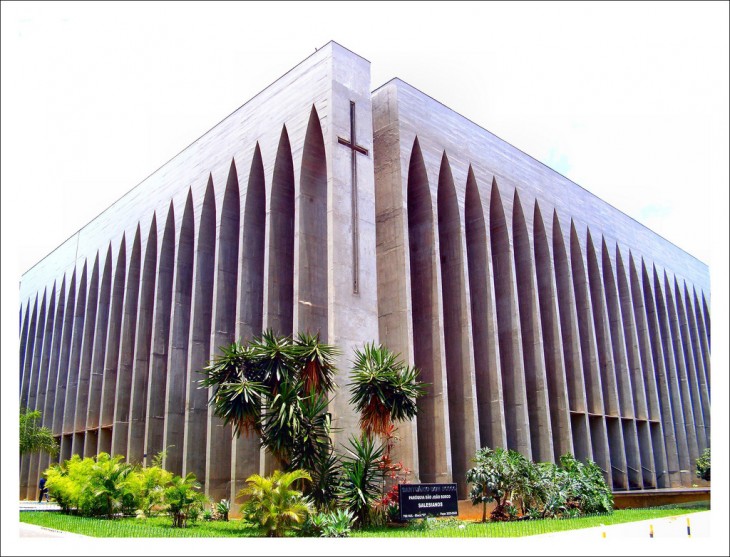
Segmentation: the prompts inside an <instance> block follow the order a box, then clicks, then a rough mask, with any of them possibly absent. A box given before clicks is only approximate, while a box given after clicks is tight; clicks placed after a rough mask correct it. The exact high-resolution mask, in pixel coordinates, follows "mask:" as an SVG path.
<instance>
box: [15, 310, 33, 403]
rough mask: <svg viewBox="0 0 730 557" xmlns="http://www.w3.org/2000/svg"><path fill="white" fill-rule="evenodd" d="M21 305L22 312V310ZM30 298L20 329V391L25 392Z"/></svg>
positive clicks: (20, 392)
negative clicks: (24, 377)
mask: <svg viewBox="0 0 730 557" xmlns="http://www.w3.org/2000/svg"><path fill="white" fill-rule="evenodd" d="M22 309H23V308H22V306H21V312H22ZM31 319H32V318H31V317H30V299H29V300H28V301H26V302H25V316H24V318H23V327H22V328H21V330H20V360H19V361H20V380H19V381H18V387H19V392H18V394H20V395H21V396H22V393H23V373H24V372H25V352H26V349H27V346H28V327H29V326H30V321H31Z"/></svg>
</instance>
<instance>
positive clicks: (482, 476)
mask: <svg viewBox="0 0 730 557" xmlns="http://www.w3.org/2000/svg"><path fill="white" fill-rule="evenodd" d="M473 461H474V462H475V464H476V466H474V467H473V468H470V469H469V470H468V471H467V473H466V481H467V482H469V483H471V484H472V488H471V491H470V493H469V496H470V498H471V502H472V503H473V504H474V505H478V504H479V503H481V504H482V522H486V521H487V503H491V502H492V501H496V502H497V506H496V508H495V509H494V510H493V511H492V518H493V519H498V520H501V519H505V518H509V513H508V507H511V506H512V504H511V499H512V495H513V492H514V491H515V490H517V489H519V488H520V485H521V475H522V473H523V472H524V470H525V469H526V465H527V460H526V459H525V457H524V456H522V455H521V454H520V453H518V452H517V451H514V450H512V449H509V450H505V449H502V448H499V447H498V448H496V449H490V448H489V447H484V448H482V449H479V450H477V453H476V456H475V458H474V459H473Z"/></svg>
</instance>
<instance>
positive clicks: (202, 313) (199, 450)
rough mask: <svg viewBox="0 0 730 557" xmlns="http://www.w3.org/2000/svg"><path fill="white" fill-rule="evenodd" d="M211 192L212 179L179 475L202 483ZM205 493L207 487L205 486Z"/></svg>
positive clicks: (198, 257)
mask: <svg viewBox="0 0 730 557" xmlns="http://www.w3.org/2000/svg"><path fill="white" fill-rule="evenodd" d="M215 221H216V218H215V190H214V188H213V177H212V176H209V177H208V185H207V187H206V189H205V196H204V197H203V207H202V210H201V213H200V224H199V227H198V238H197V240H198V241H197V246H196V250H195V283H194V284H193V313H192V321H191V323H190V352H189V356H188V366H187V376H188V377H187V385H186V396H185V400H186V402H187V414H186V418H185V419H186V427H185V460H184V461H183V474H188V473H190V472H192V473H194V474H195V475H196V476H197V477H198V481H200V482H201V483H203V482H204V479H205V478H206V465H207V462H206V454H205V453H206V443H207V437H208V396H207V393H206V391H205V390H204V389H199V388H198V379H199V375H198V373H197V371H198V370H200V369H203V368H204V367H205V366H206V365H207V363H208V360H209V359H210V352H211V351H210V339H211V336H210V333H211V327H212V323H213V281H214V274H215V246H216V239H215V224H216V222H215ZM206 492H207V486H206Z"/></svg>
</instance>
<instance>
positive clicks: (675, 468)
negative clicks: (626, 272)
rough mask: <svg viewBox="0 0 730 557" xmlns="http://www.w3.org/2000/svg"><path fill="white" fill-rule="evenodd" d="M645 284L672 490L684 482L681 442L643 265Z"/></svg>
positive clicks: (652, 350) (658, 331)
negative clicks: (678, 437) (679, 443)
mask: <svg viewBox="0 0 730 557" xmlns="http://www.w3.org/2000/svg"><path fill="white" fill-rule="evenodd" d="M641 280H642V287H643V295H644V310H645V311H646V322H647V329H648V334H649V344H650V356H651V359H652V369H653V371H654V377H655V382H656V387H657V392H658V400H659V414H660V416H661V421H662V431H663V435H664V446H665V448H666V453H667V470H666V473H667V474H668V475H669V482H670V486H671V487H678V486H680V485H681V478H680V473H679V470H680V460H679V459H680V457H679V447H678V442H677V432H676V428H675V423H674V418H673V416H672V406H671V398H670V395H669V384H668V380H667V372H666V367H665V363H664V348H663V346H662V342H661V333H660V330H659V317H658V312H657V309H656V302H655V297H654V288H653V285H652V281H651V279H650V278H649V273H648V271H647V268H646V264H645V262H644V261H643V260H642V262H641Z"/></svg>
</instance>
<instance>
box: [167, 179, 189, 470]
mask: <svg viewBox="0 0 730 557" xmlns="http://www.w3.org/2000/svg"><path fill="white" fill-rule="evenodd" d="M194 254H195V215H194V209H193V192H192V188H191V189H189V190H188V196H187V199H186V201H185V208H184V209H183V216H182V221H181V224H180V235H179V238H178V247H177V259H176V261H175V278H174V281H175V287H174V288H175V290H174V293H173V300H172V317H171V325H170V331H171V332H170V350H169V352H170V354H169V362H168V365H167V385H166V392H165V425H164V439H165V458H164V464H165V468H166V469H167V470H169V471H170V472H173V473H174V474H178V475H180V474H182V473H183V460H184V452H183V450H184V439H185V406H186V404H185V388H186V385H187V379H188V374H187V369H188V352H189V349H190V317H191V312H192V297H193V262H194V260H195V256H194Z"/></svg>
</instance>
